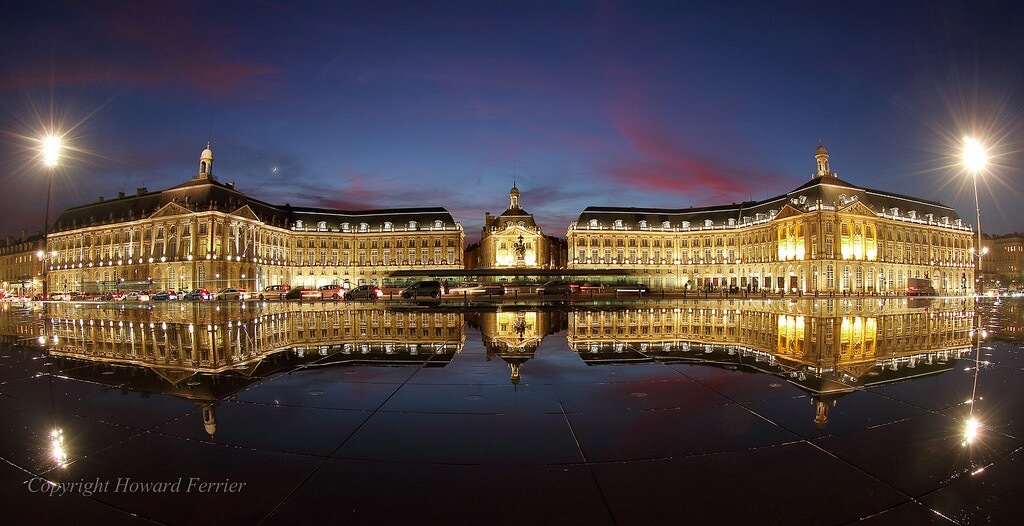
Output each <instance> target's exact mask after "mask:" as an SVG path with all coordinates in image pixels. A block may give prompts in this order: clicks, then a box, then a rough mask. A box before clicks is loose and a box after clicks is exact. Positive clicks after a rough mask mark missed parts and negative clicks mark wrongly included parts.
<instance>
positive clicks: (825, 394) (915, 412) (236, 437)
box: [0, 299, 1024, 525]
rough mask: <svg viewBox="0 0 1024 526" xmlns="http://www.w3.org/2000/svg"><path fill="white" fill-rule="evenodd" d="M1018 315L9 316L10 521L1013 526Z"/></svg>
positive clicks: (1022, 441)
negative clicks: (958, 525)
mask: <svg viewBox="0 0 1024 526" xmlns="http://www.w3.org/2000/svg"><path fill="white" fill-rule="evenodd" d="M1022 307H1024V300H1021V299H1007V300H981V301H980V302H979V303H978V304H976V305H975V303H974V302H973V301H964V300H962V299H955V300H948V301H947V300H936V302H934V303H931V304H929V305H926V306H924V307H923V308H922V307H921V306H920V305H912V304H910V303H909V302H907V301H906V300H903V299H895V300H871V299H867V300H861V301H853V300H835V301H830V302H826V301H824V300H822V301H816V300H814V301H812V300H803V301H786V302H783V301H774V302H772V301H760V300H753V301H752V300H709V301H652V302H649V303H638V304H637V305H634V306H627V307H622V306H602V305H596V304H585V303H584V304H578V305H559V306H556V307H551V306H543V307H537V308H533V309H531V308H529V307H522V306H520V307H517V308H516V309H514V310H510V311H503V310H501V309H491V310H487V311H473V310H469V309H464V308H463V309H459V308H444V307H424V306H422V305H408V306H395V305H389V306H384V305H372V304H371V305H353V304H337V305H321V306H316V305H302V306H288V305H281V304H258V303H251V304H249V305H247V306H245V307H244V308H242V307H238V306H230V307H228V306H224V307H214V306H212V305H202V306H188V307H185V306H184V305H161V306H155V307H151V308H140V309H127V310H126V309H125V307H123V306H105V305H79V306H74V305H57V304H52V305H49V306H47V307H46V309H45V310H44V309H42V308H41V307H39V306H35V307H33V308H28V309H25V308H15V307H4V310H3V311H2V313H0V314H2V319H0V328H2V330H0V335H2V337H3V338H4V340H3V343H2V345H0V426H2V433H0V499H2V500H0V501H2V502H3V507H4V515H5V516H6V517H8V518H9V519H8V520H14V521H21V520H25V521H32V522H33V523H57V522H72V521H74V522H79V523H90V524H98V523H111V524H197V523H213V524H225V525H227V524H261V523H262V524H295V523H298V522H313V523H324V522H334V523H342V524H382V523H383V524H392V523H395V524H408V523H417V524H435V523H469V522H473V523H482V524H512V523H515V524H530V523H540V524H548V523H559V524H588V525H595V524H668V523H672V524H678V523H686V524H729V523H741V524H749V523H768V524H847V523H852V522H858V523H859V522H861V521H865V522H866V523H868V524H872V523H874V524H894V523H895V524H982V523H984V524H1008V523H1013V522H1016V520H1015V519H1016V518H1017V517H1016V515H1018V513H1017V512H1018V509H1019V508H1020V506H1019V504H1018V501H1017V500H1015V498H1016V497H1015V496H1016V495H1017V494H1019V490H1020V489H1022V483H1021V476H1020V474H1021V473H1022V472H1024V469H1022V468H1024V465H1022V462H1021V456H1022V449H1021V448H1022V446H1024V388H1022V387H1021V386H1022V385H1024V356H1022V352H1021V347H1022V343H1021V339H1020V338H1021V335H1020V333H1019V332H1017V331H1019V327H1020V326H1021V325H1022V324H1021V319H1022ZM979 319H980V321H981V324H982V325H983V327H984V330H983V331H979V330H977V323H978V320H979ZM979 358H980V365H981V366H980V367H977V364H978V359H979ZM972 400H973V403H972ZM971 419H974V420H975V421H977V422H978V424H977V426H976V427H971V426H969V424H968V423H967V422H968V421H969V420H971Z"/></svg>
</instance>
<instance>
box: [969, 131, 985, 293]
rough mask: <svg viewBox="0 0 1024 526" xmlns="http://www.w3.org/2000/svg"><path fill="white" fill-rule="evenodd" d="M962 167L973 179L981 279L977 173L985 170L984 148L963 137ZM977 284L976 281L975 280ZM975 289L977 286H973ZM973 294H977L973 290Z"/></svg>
mask: <svg viewBox="0 0 1024 526" xmlns="http://www.w3.org/2000/svg"><path fill="white" fill-rule="evenodd" d="M963 158H964V167H965V168H967V171H969V172H971V175H972V176H973V178H974V209H975V210H976V211H977V212H978V248H977V249H976V251H975V255H976V256H977V257H978V267H977V276H976V278H977V279H981V256H982V255H983V254H984V253H985V251H984V250H983V249H982V248H981V202H980V201H979V200H978V173H979V172H981V171H982V170H983V169H984V168H985V162H986V161H987V159H988V158H987V156H986V155H985V148H984V147H983V146H982V145H981V143H980V142H978V141H977V140H976V139H973V138H971V137H964V152H963ZM975 283H977V280H975ZM975 287H976V288H977V285H975ZM975 292H978V291H977V290H975Z"/></svg>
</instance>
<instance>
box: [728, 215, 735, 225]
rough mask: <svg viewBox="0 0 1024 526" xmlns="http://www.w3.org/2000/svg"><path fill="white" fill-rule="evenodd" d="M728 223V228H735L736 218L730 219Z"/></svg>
mask: <svg viewBox="0 0 1024 526" xmlns="http://www.w3.org/2000/svg"><path fill="white" fill-rule="evenodd" d="M728 223H729V226H736V218H735V217H730V218H729V221H728Z"/></svg>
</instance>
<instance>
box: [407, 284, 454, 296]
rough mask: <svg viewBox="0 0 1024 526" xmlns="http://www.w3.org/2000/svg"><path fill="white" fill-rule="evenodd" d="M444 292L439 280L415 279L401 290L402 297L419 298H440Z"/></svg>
mask: <svg viewBox="0 0 1024 526" xmlns="http://www.w3.org/2000/svg"><path fill="white" fill-rule="evenodd" d="M441 294H444V285H442V284H441V282H440V281H417V282H416V283H413V284H412V285H409V286H408V287H406V288H405V289H403V290H402V297H403V298H405V299H410V298H419V297H421V296H426V297H429V298H440V297H441Z"/></svg>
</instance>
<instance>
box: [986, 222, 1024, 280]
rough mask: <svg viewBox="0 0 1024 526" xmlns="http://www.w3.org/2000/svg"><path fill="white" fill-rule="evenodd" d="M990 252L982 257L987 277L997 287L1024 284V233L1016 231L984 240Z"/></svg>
mask: <svg viewBox="0 0 1024 526" xmlns="http://www.w3.org/2000/svg"><path fill="white" fill-rule="evenodd" d="M982 244H983V245H984V246H985V248H988V253H987V254H985V257H983V258H982V262H981V268H982V270H983V271H984V273H985V277H986V278H987V279H990V280H994V281H996V282H998V283H997V284H996V286H997V287H1008V288H1017V287H1020V286H1021V285H1022V284H1024V234H1020V233H1017V232H1014V233H1012V234H1006V235H1002V236H994V237H991V238H989V237H987V236H986V237H985V239H983V240H982Z"/></svg>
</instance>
